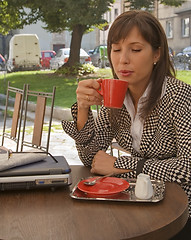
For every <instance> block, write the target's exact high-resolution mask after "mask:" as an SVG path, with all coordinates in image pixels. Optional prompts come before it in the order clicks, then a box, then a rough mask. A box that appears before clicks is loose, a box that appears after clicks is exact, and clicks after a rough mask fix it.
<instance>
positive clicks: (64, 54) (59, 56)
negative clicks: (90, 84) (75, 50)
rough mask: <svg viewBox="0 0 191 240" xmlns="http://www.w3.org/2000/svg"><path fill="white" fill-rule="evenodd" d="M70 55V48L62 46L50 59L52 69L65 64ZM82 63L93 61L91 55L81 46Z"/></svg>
mask: <svg viewBox="0 0 191 240" xmlns="http://www.w3.org/2000/svg"><path fill="white" fill-rule="evenodd" d="M69 56H70V48H61V49H59V50H58V52H57V53H56V55H55V57H54V58H52V59H51V60H50V69H58V68H59V67H61V66H62V65H64V64H65V63H66V62H67V61H68V58H69ZM80 63H81V64H86V63H90V64H91V63H92V62H91V58H90V56H89V55H88V54H87V53H86V51H84V50H83V49H82V48H80Z"/></svg>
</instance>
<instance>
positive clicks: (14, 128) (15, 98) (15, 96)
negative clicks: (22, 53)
mask: <svg viewBox="0 0 191 240" xmlns="http://www.w3.org/2000/svg"><path fill="white" fill-rule="evenodd" d="M25 92H26V85H25V84H24V87H23V89H19V88H15V87H11V86H10V82H8V87H7V96H6V104H5V113H4V125H3V134H2V146H3V145H4V140H5V138H9V139H11V140H13V141H14V142H15V143H16V152H18V149H19V140H20V133H21V124H22V115H23V106H24V98H25ZM11 102H12V103H13V102H14V108H13V115H12V124H11V132H10V128H8V129H7V118H10V116H8V115H9V111H12V107H11V106H12V105H13V104H11Z"/></svg>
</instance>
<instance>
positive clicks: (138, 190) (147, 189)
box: [135, 173, 153, 199]
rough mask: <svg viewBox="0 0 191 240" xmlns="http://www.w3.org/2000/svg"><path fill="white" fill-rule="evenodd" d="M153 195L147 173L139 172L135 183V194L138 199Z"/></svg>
mask: <svg viewBox="0 0 191 240" xmlns="http://www.w3.org/2000/svg"><path fill="white" fill-rule="evenodd" d="M152 195H153V186H152V183H151V180H150V177H149V175H147V174H144V173H140V174H139V175H138V176H137V181H136V185H135V196H136V197H137V198H139V199H149V198H151V197H152Z"/></svg>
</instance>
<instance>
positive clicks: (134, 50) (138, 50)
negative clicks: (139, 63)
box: [132, 49, 141, 52]
mask: <svg viewBox="0 0 191 240" xmlns="http://www.w3.org/2000/svg"><path fill="white" fill-rule="evenodd" d="M132 51H133V52H140V51H141V49H132Z"/></svg>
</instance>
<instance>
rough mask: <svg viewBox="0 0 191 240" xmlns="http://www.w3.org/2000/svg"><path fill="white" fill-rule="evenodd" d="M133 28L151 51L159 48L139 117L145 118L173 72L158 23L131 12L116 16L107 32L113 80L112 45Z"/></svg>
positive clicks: (140, 13)
mask: <svg viewBox="0 0 191 240" xmlns="http://www.w3.org/2000/svg"><path fill="white" fill-rule="evenodd" d="M133 27H137V28H138V30H139V31H140V33H141V35H142V37H143V38H144V39H145V40H146V41H147V42H148V43H149V44H150V45H151V47H152V49H153V51H155V50H157V49H159V48H160V59H159V60H158V62H157V63H156V65H153V71H152V74H151V79H150V82H151V83H152V84H151V91H150V93H149V98H148V101H147V102H146V103H145V104H144V106H143V108H142V111H141V116H142V117H146V116H148V114H149V113H150V112H151V110H152V109H153V108H154V107H155V106H156V104H157V101H158V99H159V98H160V95H161V91H162V85H163V82H164V79H165V76H170V77H175V70H174V67H173V64H172V62H171V60H170V56H169V50H168V43H167V39H166V35H165V32H164V30H163V27H162V26H161V24H160V23H159V21H158V20H157V19H156V18H155V17H154V16H153V15H152V14H151V13H148V12H146V11H138V10H133V11H127V12H124V13H122V14H121V15H120V16H118V17H117V18H116V19H115V21H114V22H113V24H112V26H111V28H110V30H109V34H108V40H107V51H108V58H109V61H110V64H111V68H112V72H113V76H114V78H117V75H116V73H115V72H114V69H113V66H112V61H111V48H112V44H113V43H118V42H119V41H120V40H124V39H125V38H126V37H127V36H128V34H129V33H130V31H131V30H132V28H133Z"/></svg>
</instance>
